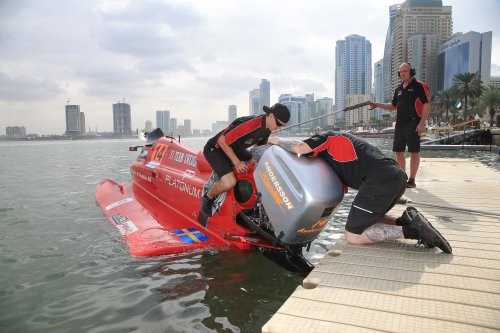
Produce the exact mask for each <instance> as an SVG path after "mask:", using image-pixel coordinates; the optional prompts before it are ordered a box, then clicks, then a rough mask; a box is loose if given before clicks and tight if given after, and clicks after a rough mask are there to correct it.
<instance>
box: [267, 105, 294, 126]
mask: <svg viewBox="0 0 500 333" xmlns="http://www.w3.org/2000/svg"><path fill="white" fill-rule="evenodd" d="M262 109H264V112H265V113H266V114H270V113H272V114H274V116H275V117H276V118H277V119H278V120H279V121H281V122H282V123H283V124H286V123H287V122H288V121H289V120H290V110H288V108H287V107H286V106H285V105H283V104H280V103H276V104H274V105H273V106H271V107H269V106H265V105H264V107H263V108H262Z"/></svg>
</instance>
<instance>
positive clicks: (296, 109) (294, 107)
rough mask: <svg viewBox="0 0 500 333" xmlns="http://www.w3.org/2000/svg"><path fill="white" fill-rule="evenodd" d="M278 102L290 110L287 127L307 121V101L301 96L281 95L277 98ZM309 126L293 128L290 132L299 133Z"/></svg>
mask: <svg viewBox="0 0 500 333" xmlns="http://www.w3.org/2000/svg"><path fill="white" fill-rule="evenodd" d="M278 102H279V103H281V104H283V105H285V106H286V107H288V109H289V110H290V120H289V121H288V123H287V126H293V125H297V124H298V123H302V122H304V121H307V120H309V109H308V99H307V98H306V97H303V96H293V95H291V94H282V95H280V96H279V98H278ZM309 126H310V125H309V124H305V125H304V126H300V128H299V127H294V128H292V129H291V131H292V132H300V131H301V130H302V129H305V128H309Z"/></svg>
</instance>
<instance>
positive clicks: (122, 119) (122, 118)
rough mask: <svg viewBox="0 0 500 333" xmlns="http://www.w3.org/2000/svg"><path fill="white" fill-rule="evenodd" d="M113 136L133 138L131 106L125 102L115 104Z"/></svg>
mask: <svg viewBox="0 0 500 333" xmlns="http://www.w3.org/2000/svg"><path fill="white" fill-rule="evenodd" d="M113 134H114V135H118V136H132V121H131V115H130V105H129V104H128V103H125V102H118V103H116V104H113Z"/></svg>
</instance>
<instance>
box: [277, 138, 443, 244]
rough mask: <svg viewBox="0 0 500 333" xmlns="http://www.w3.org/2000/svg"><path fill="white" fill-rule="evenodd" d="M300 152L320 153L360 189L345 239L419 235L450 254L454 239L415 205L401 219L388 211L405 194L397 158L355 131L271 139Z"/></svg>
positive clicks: (361, 241) (365, 240)
mask: <svg viewBox="0 0 500 333" xmlns="http://www.w3.org/2000/svg"><path fill="white" fill-rule="evenodd" d="M269 143H272V144H276V145H279V146H281V147H282V148H284V149H286V150H288V151H291V152H293V153H296V154H309V155H310V157H320V158H322V159H324V160H325V161H326V162H327V163H328V165H330V166H331V167H332V168H333V169H334V170H335V172H336V173H337V174H338V175H339V177H340V178H341V179H342V181H343V182H344V184H346V185H347V186H349V187H351V188H353V189H356V190H358V194H357V195H356V197H355V198H354V201H353V203H352V206H351V210H350V212H349V216H348V217H347V223H346V226H345V233H344V235H345V239H346V240H347V241H348V242H349V243H351V244H371V243H378V242H383V241H388V240H395V239H399V238H407V239H416V240H418V243H417V245H420V244H423V245H424V246H426V247H428V248H434V247H436V246H437V247H438V248H440V249H441V250H442V251H443V252H446V253H451V251H452V249H451V246H450V244H449V243H448V242H447V241H446V239H444V237H443V236H442V235H441V234H440V233H439V232H438V231H437V230H436V229H434V227H433V226H432V225H431V224H430V222H429V221H428V220H427V219H426V218H425V217H424V216H423V215H422V214H421V213H420V212H419V211H417V209H415V208H414V207H408V208H406V210H405V211H404V212H403V215H402V216H401V217H398V218H394V217H392V216H389V215H386V213H387V212H388V211H389V210H390V209H391V208H392V207H393V206H394V205H395V204H396V202H397V201H398V200H399V199H400V198H401V196H402V195H403V193H404V192H405V189H406V182H407V179H408V178H407V176H406V174H405V173H404V172H403V171H402V170H401V169H400V168H399V166H398V164H397V163H396V161H394V160H393V159H390V158H386V157H385V156H384V155H383V154H382V152H381V151H380V150H378V149H377V148H376V147H374V146H372V145H371V144H370V143H368V142H367V141H365V140H363V139H361V138H358V137H356V136H354V135H351V134H347V133H338V132H327V133H324V134H317V135H314V136H313V137H311V138H308V139H306V140H304V141H295V140H293V141H292V140H283V139H281V138H278V137H272V138H270V139H269Z"/></svg>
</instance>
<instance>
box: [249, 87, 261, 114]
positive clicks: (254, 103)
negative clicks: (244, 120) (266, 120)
mask: <svg viewBox="0 0 500 333" xmlns="http://www.w3.org/2000/svg"><path fill="white" fill-rule="evenodd" d="M261 113H262V107H261V105H260V90H259V89H254V90H250V93H249V115H250V116H258V115H259V114H261Z"/></svg>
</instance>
